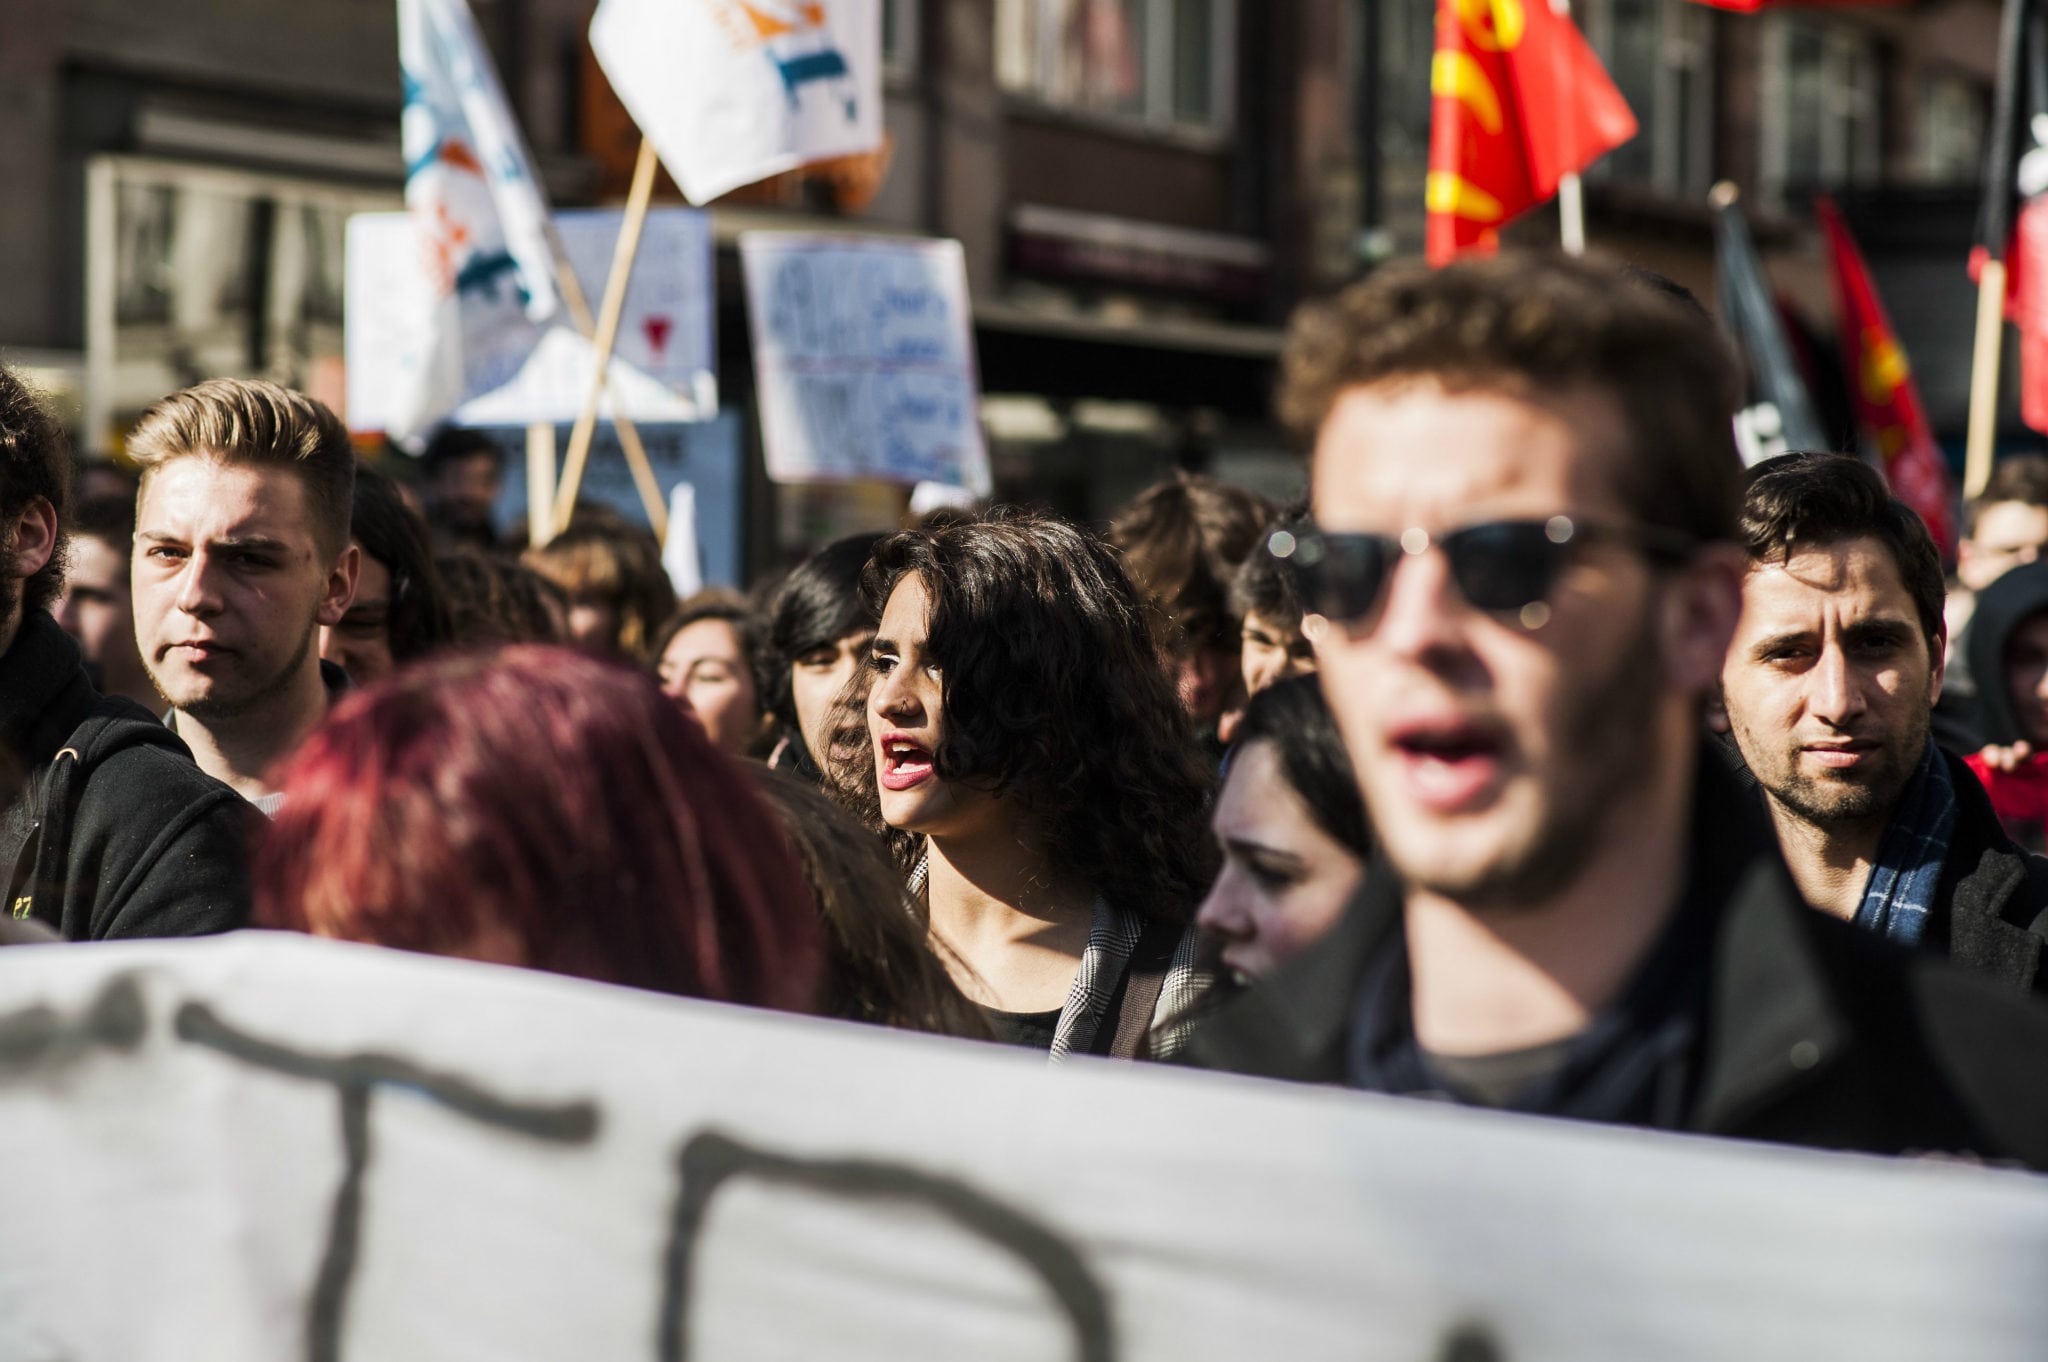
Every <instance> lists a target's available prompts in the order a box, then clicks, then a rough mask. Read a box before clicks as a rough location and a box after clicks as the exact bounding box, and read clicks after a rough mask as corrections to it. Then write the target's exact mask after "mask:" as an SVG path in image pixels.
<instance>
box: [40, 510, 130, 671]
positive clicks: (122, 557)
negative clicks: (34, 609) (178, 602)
mask: <svg viewBox="0 0 2048 1362" xmlns="http://www.w3.org/2000/svg"><path fill="white" fill-rule="evenodd" d="M51 613H52V614H53V615H55V616H56V619H57V623H58V625H59V626H60V627H61V628H62V629H63V630H64V632H65V633H67V634H69V635H71V637H72V638H74V639H76V640H78V648H79V651H80V652H82V653H84V654H85V660H86V661H87V662H90V663H91V664H92V665H93V666H95V667H97V668H98V669H99V673H100V689H101V690H103V691H106V692H108V693H110V694H115V695H132V694H136V693H137V692H147V691H148V690H149V688H150V686H149V676H148V674H147V673H146V672H144V671H143V669H142V654H141V652H140V651H139V650H138V649H137V648H136V646H135V609H134V605H133V598H132V597H131V596H130V595H129V590H128V554H127V552H126V551H125V550H124V549H123V548H120V547H117V546H115V545H113V544H109V543H107V542H106V541H105V540H103V539H98V538H95V537H93V536H91V535H84V534H81V535H78V536H76V537H75V538H73V539H72V541H71V556H70V558H69V560H68V561H67V563H66V571H65V580H64V594H63V595H62V596H59V597H58V598H57V602H56V605H55V606H54V607H53V608H52V610H51Z"/></svg>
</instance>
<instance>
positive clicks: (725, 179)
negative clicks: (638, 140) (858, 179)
mask: <svg viewBox="0 0 2048 1362" xmlns="http://www.w3.org/2000/svg"><path fill="white" fill-rule="evenodd" d="M881 6H882V0H604V3H603V4H601V5H599V6H598V8H597V14H596V16H595V17H593V18H592V19H591V21H590V47H591V51H592V52H593V53H595V54H596V56H597V60H598V64H599V65H600V66H602V67H603V68H604V74H605V78H606V79H607V80H609V81H610V82H611V86H612V90H613V91H614V93H616V94H617V95H618V97H619V102H620V103H621V104H623V105H625V106H626V110H627V112H629V113H631V114H632V115H633V121H634V122H635V123H638V124H639V125H640V130H641V131H642V132H643V133H645V134H646V136H647V139H648V140H649V141H650V142H652V143H653V144H654V149H655V150H656V151H657V152H658V153H660V156H661V163H662V164H663V165H665V166H667V167H668V171H669V174H670V175H672V176H674V177H675V181H676V184H677V185H678V186H679V187H680V188H681V189H682V191H683V193H684V194H685V195H686V196H687V197H688V198H689V200H690V202H692V203H708V202H710V201H711V200H712V199H715V198H717V197H718V196H719V195H721V194H724V193H726V192H727V191H729V190H733V189H737V188H739V187H740V186H741V185H743V184H752V183H753V182H754V181H756V180H760V179H765V178H767V177H768V176H770V175H777V174H780V173H781V172H783V171H785V170H792V169H794V168H796V167H797V166H800V165H803V164H804V163H806V162H808V161H817V160H823V159H825V158H827V157H834V156H850V155H854V154H857V153H860V152H869V151H873V150H874V149H875V148H876V147H878V146H880V145H881V141H882V8H881Z"/></svg>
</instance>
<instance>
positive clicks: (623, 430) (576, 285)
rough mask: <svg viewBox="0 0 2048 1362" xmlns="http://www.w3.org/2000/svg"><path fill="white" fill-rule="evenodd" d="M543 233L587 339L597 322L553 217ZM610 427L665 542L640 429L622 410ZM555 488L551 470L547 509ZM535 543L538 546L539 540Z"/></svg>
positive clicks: (565, 298) (662, 509)
mask: <svg viewBox="0 0 2048 1362" xmlns="http://www.w3.org/2000/svg"><path fill="white" fill-rule="evenodd" d="M546 231H547V237H548V250H549V252H550V253H551V254H552V255H553V256H554V258H555V287H556V288H557V289H558V290H560V292H561V294H562V302H563V303H564V304H565V305H567V307H568V309H569V320H570V321H572V322H574V323H575V326H576V329H577V331H579V332H581V333H582V335H583V339H585V340H589V339H591V337H592V336H594V335H595V334H596V332H597V322H596V319H595V318H593V317H592V316H591V315H590V300H589V299H588V298H586V297H584V296H583V282H582V281H581V280H580V279H578V278H577V277H576V269H575V267H574V266H573V265H571V264H570V263H569V252H568V250H567V248H565V247H564V246H563V245H562V235H561V233H560V232H558V231H557V230H556V229H555V221H554V219H553V218H552V217H551V218H549V219H548V221H547V226H546ZM610 368H611V366H610V365H609V364H607V365H605V366H603V367H601V368H600V369H599V370H598V372H599V373H601V374H605V373H608V372H609V370H610ZM607 381H609V380H607ZM612 426H613V427H614V428H615V429H616V430H617V431H618V432H619V443H620V444H621V445H623V446H624V447H625V450H626V466H627V467H628V468H630V469H632V470H633V483H634V485H635V486H636V487H637V488H638V489H639V491H640V504H641V505H642V506H644V507H646V509H647V519H648V523H649V524H651V525H652V526H653V527H654V537H655V538H656V539H666V538H668V503H667V502H665V501H663V500H662V496H661V482H660V480H659V479H657V478H656V477H655V476H654V465H652V464H651V463H649V462H648V461H647V447H646V446H645V445H643V444H641V443H640V430H639V428H638V427H637V426H635V425H634V424H633V420H632V418H631V417H629V416H627V415H626V413H625V412H623V411H614V412H613V413H612ZM548 449H549V451H550V453H552V451H553V449H554V445H553V444H552V443H550V444H549V446H548ZM554 486H555V479H554V474H553V472H552V471H550V473H549V475H548V501H547V506H548V508H549V509H553V505H554ZM553 528H554V527H553V526H552V525H551V526H549V529H550V530H552V529H553ZM535 542H536V544H538V543H539V542H541V541H538V540H536V541H535Z"/></svg>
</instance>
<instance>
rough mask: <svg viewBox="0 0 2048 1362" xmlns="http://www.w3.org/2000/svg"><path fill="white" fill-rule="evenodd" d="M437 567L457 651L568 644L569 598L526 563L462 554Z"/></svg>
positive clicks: (479, 553) (443, 559) (448, 557)
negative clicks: (534, 644)
mask: <svg viewBox="0 0 2048 1362" xmlns="http://www.w3.org/2000/svg"><path fill="white" fill-rule="evenodd" d="M434 567H435V569H436V570H437V571H438V572H439V573H440V574H441V586H442V589H443V590H444V591H445V592H446V593H447V596H448V614H449V621H450V625H451V627H452V628H453V630H454V633H455V637H454V646H455V647H456V648H461V649H473V648H477V649H481V648H503V647H507V646H509V645H511V644H514V643H567V642H568V641H569V597H568V595H567V594H566V593H564V592H563V590H562V588H560V587H558V586H556V585H555V584H554V582H553V581H551V580H549V579H548V578H546V577H543V576H541V575H540V574H539V573H538V572H535V571H534V570H533V569H532V568H530V567H528V566H526V564H524V563H521V562H518V561H517V560H515V559H511V558H502V557H499V556H498V555H497V554H490V553H484V552H482V551H480V550H478V549H458V550H457V551H456V552H454V553H450V554H444V555H442V556H441V557H439V558H437V559H435V560H434Z"/></svg>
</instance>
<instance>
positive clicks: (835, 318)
mask: <svg viewBox="0 0 2048 1362" xmlns="http://www.w3.org/2000/svg"><path fill="white" fill-rule="evenodd" d="M740 264H741V266H742V269H743V271H744V273H745V276H746V286H747V316H748V319H749V322H750V325H751V328H752V332H753V339H754V374H755V382H756V384H757V386H758V388H759V391H760V402H761V445H762V452H763V457H764V462H765V463H766V464H767V466H768V476H769V477H771V478H773V479H774V480H775V481H777V482H812V481H824V480H832V479H840V478H881V479H885V480H888V481H892V482H901V483H923V482H929V483H939V484H943V485H945V486H948V487H960V488H965V489H966V490H967V491H969V492H972V493H974V494H975V495H977V496H986V495H987V494H988V491H989V487H990V474H989V466H988V448H987V446H986V445H985V444H983V442H982V438H981V415H980V398H979V390H980V378H979V376H978V374H977V372H976V367H975V359H974V332H973V329H972V326H971V318H970V312H969V306H968V301H967V261H966V257H965V255H964V254H962V252H961V249H960V243H959V242H957V241H931V240H926V239H923V238H884V237H872V236H853V235H844V236H834V235H830V234H824V233H819V234H811V233H803V232H742V233H741V234H740Z"/></svg>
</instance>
